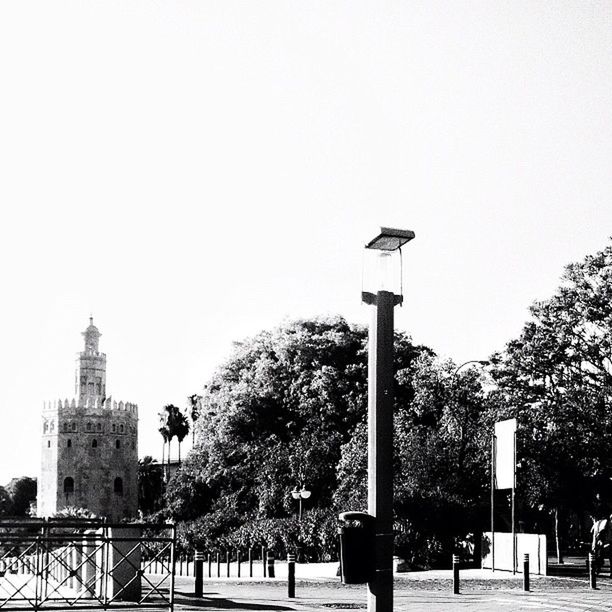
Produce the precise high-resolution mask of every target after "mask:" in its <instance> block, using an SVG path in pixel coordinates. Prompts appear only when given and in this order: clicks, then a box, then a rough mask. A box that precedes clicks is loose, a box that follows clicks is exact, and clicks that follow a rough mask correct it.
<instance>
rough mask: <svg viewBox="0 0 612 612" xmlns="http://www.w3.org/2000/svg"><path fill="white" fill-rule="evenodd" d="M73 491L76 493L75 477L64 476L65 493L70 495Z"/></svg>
mask: <svg viewBox="0 0 612 612" xmlns="http://www.w3.org/2000/svg"><path fill="white" fill-rule="evenodd" d="M71 493H74V478H72V476H67V477H66V478H64V494H65V495H70V494H71Z"/></svg>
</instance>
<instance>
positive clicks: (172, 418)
mask: <svg viewBox="0 0 612 612" xmlns="http://www.w3.org/2000/svg"><path fill="white" fill-rule="evenodd" d="M184 418H185V417H184V416H183V414H182V413H181V411H180V409H179V408H178V407H177V406H175V405H174V404H166V405H165V406H164V409H163V410H162V411H161V412H160V413H159V419H160V421H159V422H160V428H159V432H160V433H161V434H162V436H163V437H164V443H165V442H166V441H167V442H168V465H170V445H171V443H172V438H174V437H175V436H176V435H177V427H179V423H180V422H181V419H184Z"/></svg>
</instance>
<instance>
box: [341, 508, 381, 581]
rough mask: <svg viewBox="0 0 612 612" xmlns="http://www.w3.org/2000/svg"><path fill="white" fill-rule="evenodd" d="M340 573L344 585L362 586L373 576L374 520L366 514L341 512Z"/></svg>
mask: <svg viewBox="0 0 612 612" xmlns="http://www.w3.org/2000/svg"><path fill="white" fill-rule="evenodd" d="M339 518H340V521H341V522H342V526H341V527H340V528H339V529H338V533H339V534H340V568H341V569H340V572H341V576H342V582H343V583H344V584H363V583H365V582H369V581H370V580H371V579H372V577H373V575H374V568H375V565H374V537H375V536H374V524H375V518H374V517H373V516H372V515H370V514H368V513H367V512H342V513H341V514H340V517H339Z"/></svg>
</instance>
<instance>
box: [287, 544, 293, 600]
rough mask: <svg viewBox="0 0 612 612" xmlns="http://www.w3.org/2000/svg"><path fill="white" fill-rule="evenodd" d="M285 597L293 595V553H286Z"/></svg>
mask: <svg viewBox="0 0 612 612" xmlns="http://www.w3.org/2000/svg"><path fill="white" fill-rule="evenodd" d="M287 597H290V598H293V597H295V555H291V554H290V555H287Z"/></svg>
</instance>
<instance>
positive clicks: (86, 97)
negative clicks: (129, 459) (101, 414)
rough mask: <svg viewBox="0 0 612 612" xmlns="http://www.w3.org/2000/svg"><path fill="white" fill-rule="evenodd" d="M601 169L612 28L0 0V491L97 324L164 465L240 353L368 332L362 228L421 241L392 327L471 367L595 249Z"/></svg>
mask: <svg viewBox="0 0 612 612" xmlns="http://www.w3.org/2000/svg"><path fill="white" fill-rule="evenodd" d="M611 168H612V3H610V2H588V1H582V0H581V1H576V2H562V1H560V0H559V1H554V2H537V1H534V0H529V1H524V2H521V1H515V2H502V1H493V0H486V1H482V2H478V1H469V2H467V1H466V2H462V1H458V0H453V1H450V0H449V1H447V2H435V1H432V0H426V1H423V2H416V1H414V2H411V1H408V0H397V1H385V0H377V1H368V2H364V1H360V0H347V1H345V2H341V1H338V0H321V1H317V0H308V1H305V0H303V1H301V2H299V1H289V0H277V1H265V0H262V1H259V2H254V1H253V0H244V1H235V0H222V1H207V0H175V1H172V2H170V1H160V0H157V1H154V0H146V1H144V0H143V1H129V0H117V1H112V0H104V2H99V1H93V0H78V1H74V2H64V1H61V0H54V1H53V2H49V1H48V0H42V1H40V2H37V1H34V0H31V1H28V0H5V1H3V2H2V3H0V205H1V208H0V215H1V217H0V261H1V268H0V270H1V287H2V300H1V301H0V313H1V316H0V373H1V377H0V380H1V384H0V414H1V418H2V445H0V483H5V482H6V481H8V479H9V478H11V477H12V476H19V475H24V474H29V475H36V473H37V471H38V462H39V435H40V412H41V409H42V403H43V401H45V400H49V399H54V398H59V397H70V396H71V395H72V393H73V388H72V385H73V375H74V357H75V354H76V352H77V351H79V350H80V349H81V345H82V338H81V336H80V332H81V331H83V330H84V329H85V327H86V325H87V323H88V317H89V315H90V313H92V314H93V316H94V321H95V323H96V325H97V326H98V327H99V329H100V331H101V332H102V334H103V335H102V338H101V350H103V351H104V352H106V353H107V355H108V379H107V382H108V390H109V392H111V393H112V395H113V397H115V398H116V399H124V400H128V401H132V402H136V403H138V404H139V406H140V415H141V422H140V440H141V444H140V449H141V455H142V454H156V455H160V453H161V444H160V442H161V439H160V437H159V434H158V433H157V417H156V415H157V412H158V411H159V410H160V409H161V407H162V406H163V405H164V404H166V403H169V402H172V403H176V404H178V405H180V406H184V405H185V398H186V396H187V395H188V394H190V393H193V392H197V391H198V390H199V389H200V388H201V387H202V385H203V384H204V383H205V382H206V381H207V379H208V377H209V376H210V374H211V373H212V371H213V370H214V368H215V367H216V366H217V365H218V364H220V363H221V362H222V361H223V360H224V358H226V357H227V355H228V354H229V352H230V350H231V346H232V341H234V340H240V339H242V338H244V337H245V336H249V335H252V334H255V333H257V332H258V331H260V330H261V329H264V328H269V327H272V326H275V325H278V324H279V323H281V322H282V321H283V319H285V318H293V317H302V316H314V315H325V314H336V313H337V314H341V315H343V316H345V317H346V318H347V319H348V320H349V321H351V322H356V323H366V322H367V321H368V311H367V307H366V306H362V305H361V304H360V291H361V269H362V247H363V244H364V243H365V242H366V241H367V240H368V239H369V238H371V237H373V235H374V234H376V233H377V230H378V228H379V226H381V225H387V226H391V227H400V228H406V229H412V230H413V231H414V232H415V233H416V239H415V240H414V241H413V242H411V243H410V244H409V245H407V247H406V248H405V251H404V262H405V268H404V285H405V299H406V302H405V306H404V307H403V308H402V309H398V310H397V319H396V321H397V323H396V324H397V327H398V328H400V329H404V330H406V331H408V332H409V333H411V334H412V335H413V338H414V340H415V341H417V342H421V343H425V344H428V345H429V346H431V347H432V348H434V349H435V350H436V351H437V352H438V353H439V354H441V355H443V356H448V357H452V358H454V359H455V360H457V361H458V362H460V361H462V360H467V359H476V358H485V357H486V356H487V355H489V354H490V353H491V352H492V351H494V350H496V349H500V348H502V347H503V346H504V344H505V342H507V341H508V340H509V339H511V338H512V337H514V336H516V334H517V333H518V332H519V331H520V329H521V326H522V324H523V322H524V321H525V320H526V318H527V315H528V311H527V308H528V306H529V304H530V303H531V302H532V301H533V300H534V299H536V298H544V297H547V296H548V295H550V294H551V293H552V292H553V291H554V289H555V288H556V286H557V284H558V279H559V276H560V274H561V273H562V270H563V266H564V265H565V264H566V263H568V262H570V261H575V260H579V259H581V258H582V257H583V256H584V255H585V254H587V253H589V252H594V251H596V250H598V249H600V248H602V247H603V246H604V245H605V244H606V242H607V239H608V236H609V235H610V234H611V233H612V231H611V228H612V205H611V195H612V172H611Z"/></svg>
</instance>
